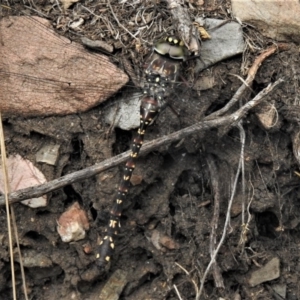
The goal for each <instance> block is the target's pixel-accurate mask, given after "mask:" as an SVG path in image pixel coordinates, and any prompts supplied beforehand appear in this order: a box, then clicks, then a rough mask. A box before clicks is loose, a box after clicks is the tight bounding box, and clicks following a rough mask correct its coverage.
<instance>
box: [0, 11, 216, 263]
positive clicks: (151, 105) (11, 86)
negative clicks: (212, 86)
mask: <svg viewBox="0 0 300 300" xmlns="http://www.w3.org/2000/svg"><path fill="white" fill-rule="evenodd" d="M4 22H6V23H4V24H5V26H4V28H5V27H10V28H12V27H14V24H15V22H16V21H15V20H14V19H13V18H8V19H7V20H5V21H4ZM28 24H29V25H28ZM2 28H3V27H2ZM21 29H24V30H27V31H28V30H29V31H32V39H39V42H40V43H41V45H46V46H45V47H47V48H48V49H47V50H49V49H50V53H52V55H53V59H54V58H56V59H59V58H60V57H61V56H64V52H63V53H61V52H58V50H57V47H56V46H57V45H60V46H61V45H62V48H63V49H68V51H71V53H76V55H77V53H80V55H84V56H89V57H90V58H91V59H92V62H93V66H92V73H93V75H94V76H95V77H99V78H100V79H99V81H92V80H91V79H90V78H82V77H81V76H80V69H81V68H84V67H90V66H83V65H80V63H79V64H76V65H74V66H71V67H72V69H71V70H72V73H75V75H76V76H75V78H70V77H66V76H65V75H61V73H59V72H57V70H55V72H54V70H53V69H51V67H50V66H49V65H45V66H44V69H42V70H39V69H35V71H31V72H28V71H27V69H25V68H23V69H22V68H20V64H19V60H18V59H19V58H20V56H21V53H18V52H17V50H19V48H21V51H23V52H24V50H25V49H28V53H30V41H26V40H25V41H22V34H21V35H20V30H21ZM33 29H34V30H33ZM17 31H19V32H18V33H19V35H18V38H17V42H18V43H21V42H22V45H27V46H22V47H16V48H12V49H11V50H12V51H13V53H14V59H15V60H14V61H13V64H15V66H11V65H12V62H9V68H8V61H7V60H6V59H5V58H6V57H8V54H7V56H6V53H7V52H5V51H1V52H2V53H4V56H3V57H4V59H3V60H2V62H1V63H0V75H1V76H0V88H1V90H2V91H3V92H2V94H1V95H0V100H1V102H0V103H1V107H3V108H5V109H7V110H6V111H5V109H4V113H5V112H7V113H12V114H14V113H15V111H17V112H18V111H19V110H20V109H21V107H18V108H17V109H15V110H14V111H12V110H11V109H12V108H11V107H9V106H5V105H6V103H7V104H10V103H12V102H15V99H19V98H17V97H20V96H21V97H23V98H24V97H25V98H26V97H28V98H29V100H30V99H36V101H40V102H41V106H42V107H43V111H44V114H43V115H45V116H47V115H52V114H55V111H54V110H53V109H55V108H57V107H59V108H60V112H61V114H62V115H64V114H67V113H76V112H78V111H77V110H73V111H72V110H68V109H69V108H64V106H65V105H64V103H65V102H69V103H70V105H68V107H71V108H72V105H75V104H78V103H80V102H82V101H87V99H90V98H91V99H95V98H97V99H98V98H99V95H102V94H104V96H103V97H102V98H101V100H98V102H97V101H96V102H95V101H94V100H93V101H92V100H91V101H87V102H88V105H87V106H86V107H85V108H84V109H83V110H88V109H90V108H92V107H93V106H95V105H97V104H99V103H100V102H102V101H104V100H105V99H107V98H109V97H111V96H112V95H113V94H114V93H116V92H117V91H118V90H119V89H120V88H122V86H125V87H131V88H132V85H131V84H130V83H129V84H128V83H127V82H128V77H127V75H126V74H125V73H123V72H122V71H120V70H118V68H117V67H116V66H115V65H114V64H112V63H111V62H110V61H109V59H108V58H107V57H105V56H103V55H98V54H95V53H93V52H90V51H88V50H86V49H83V48H82V47H81V46H78V45H77V44H75V43H70V41H69V40H66V39H65V38H64V37H62V36H59V35H56V34H54V33H53V32H52V31H51V29H49V27H48V25H46V24H45V23H44V22H43V20H41V19H37V18H34V17H26V18H25V19H22V20H21V27H20V25H19V27H17ZM3 32H4V29H3V30H1V31H0V38H1V40H2V44H0V48H1V47H2V48H1V49H3V45H6V44H7V43H8V42H9V41H10V40H11V39H12V38H11V37H10V38H8V39H7V38H6V37H5V34H4V33H3ZM35 32H42V33H43V34H42V35H40V36H37V34H36V33H35ZM50 35H51V36H54V42H53V40H52V39H51V41H52V42H51V43H47V40H48V39H50ZM24 36H25V35H24ZM23 42H24V44H23ZM23 47H25V49H24V48H23ZM17 48H18V49H17ZM40 52H41V54H43V49H41V50H40ZM187 56H188V52H187V49H186V48H185V46H184V45H183V43H182V42H181V41H180V40H179V39H177V38H176V37H168V39H166V40H160V41H158V42H156V43H155V46H154V48H153V50H152V51H151V52H150V55H149V56H148V58H147V59H146V61H145V65H144V67H143V70H144V71H143V72H144V76H143V79H142V80H141V82H140V83H141V84H140V85H141V87H142V88H141V87H136V90H141V97H140V98H141V105H140V108H139V107H136V108H135V109H136V110H137V111H138V110H139V109H140V113H141V118H140V122H141V123H140V127H139V130H138V133H137V136H136V137H135V138H134V139H133V143H132V154H131V157H130V158H129V160H128V161H127V163H126V166H125V169H124V173H123V176H122V180H121V184H120V186H119V188H118V191H117V196H116V199H115V203H114V206H113V208H112V209H111V210H110V217H109V223H108V226H107V229H106V233H105V235H104V239H102V240H101V241H100V244H99V245H97V249H96V264H97V265H98V266H99V267H100V268H101V267H102V266H103V265H105V264H106V263H107V262H108V261H109V260H110V258H111V256H112V253H113V248H114V243H115V241H114V240H115V237H116V234H117V233H118V230H119V226H120V225H119V224H120V222H119V221H120V216H121V211H122V204H123V202H124V201H125V199H126V196H127V193H128V190H129V186H130V179H131V175H132V173H133V171H134V168H135V164H136V159H137V157H138V154H139V150H140V148H141V146H142V143H143V139H144V133H145V130H146V128H147V127H148V126H149V125H151V124H153V123H154V122H156V123H157V126H158V127H159V128H160V131H161V134H166V133H168V132H170V130H172V129H170V128H171V127H172V126H174V124H176V125H175V126H177V128H179V127H184V126H188V125H191V124H192V123H194V122H197V121H199V120H200V119H201V118H202V117H203V113H204V112H205V111H206V110H207V108H208V107H209V106H210V103H211V102H212V101H213V100H214V97H211V100H210V101H208V100H207V99H206V98H205V97H204V99H202V98H199V95H198V93H197V92H192V91H191V88H190V87H189V86H188V84H187V83H186V82H184V80H181V79H182V77H181V76H183V75H182V74H184V72H182V71H184V68H182V66H183V64H185V66H186V65H188V63H187V62H186V60H187ZM28 64H30V58H29V63H28ZM97 66H100V68H105V70H106V71H111V72H113V71H114V72H118V74H119V75H118V76H117V77H116V78H115V81H113V80H112V78H111V77H112V76H110V75H109V74H106V76H105V77H103V69H102V70H101V69H98V68H97ZM103 66H104V67H103ZM14 67H15V68H14ZM58 71H59V70H58ZM130 76H131V77H132V76H135V77H136V78H138V76H136V75H134V74H130ZM135 81H139V80H135ZM143 94H144V95H143ZM44 95H47V97H48V96H49V97H52V99H53V101H54V102H50V100H48V98H46V99H47V100H43V97H44ZM74 95H77V96H76V97H75V98H74ZM17 102H18V101H17ZM49 103H51V104H49ZM90 103H92V104H90ZM19 104H20V106H21V105H24V104H23V103H22V102H20V103H19ZM167 106H169V107H174V110H175V111H177V115H175V114H174V112H172V110H169V112H168V114H162V115H161V116H160V118H158V119H157V116H158V114H159V113H160V112H161V111H162V110H164V111H167V110H165V108H166V107H167ZM170 111H171V112H170ZM35 113H37V112H36V111H35V110H34V109H33V110H32V111H30V112H29V113H28V115H27V116H34V115H35ZM25 116H26V115H25ZM170 124H172V125H170ZM173 130H174V129H173Z"/></svg>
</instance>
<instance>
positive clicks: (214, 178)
mask: <svg viewBox="0 0 300 300" xmlns="http://www.w3.org/2000/svg"><path fill="white" fill-rule="evenodd" d="M206 161H207V165H208V170H209V173H210V179H211V186H212V191H213V194H214V197H213V198H214V212H213V217H212V220H211V232H210V239H209V253H210V256H211V257H213V254H214V252H215V245H216V240H217V232H216V231H217V228H218V223H219V213H220V199H221V191H220V185H219V182H220V181H219V180H220V178H219V176H218V175H219V172H218V170H217V166H216V164H215V162H214V158H213V156H212V155H210V154H209V155H208V156H207V159H206ZM212 268H213V270H212V272H213V276H214V280H215V285H216V287H217V288H225V286H224V282H223V278H222V274H221V272H220V268H219V266H218V264H217V262H216V261H215V262H214V263H213V265H212Z"/></svg>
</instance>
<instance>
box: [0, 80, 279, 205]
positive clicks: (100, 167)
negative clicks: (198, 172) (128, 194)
mask: <svg viewBox="0 0 300 300" xmlns="http://www.w3.org/2000/svg"><path fill="white" fill-rule="evenodd" d="M281 82H283V79H278V80H277V81H275V82H274V83H273V84H269V85H268V86H267V87H266V88H265V89H263V90H262V91H261V92H260V93H259V94H257V95H256V97H255V98H254V99H252V100H251V101H249V102H248V103H246V104H245V105H243V106H242V107H241V108H240V109H238V110H237V111H235V112H234V113H232V114H230V115H228V116H225V117H220V118H217V119H215V120H208V121H203V122H198V123H196V124H194V125H192V126H189V127H186V128H184V129H182V130H179V131H176V132H173V133H171V134H169V135H167V136H163V137H161V138H158V139H156V140H153V141H150V142H147V143H145V144H144V145H143V147H142V149H141V151H140V154H145V153H148V152H150V151H152V150H154V149H156V148H158V147H160V146H164V145H167V144H170V143H172V142H175V141H178V140H181V139H183V138H186V137H187V136H189V135H191V134H193V133H196V132H201V131H205V130H208V129H211V128H218V127H221V126H228V125H231V124H233V125H234V126H235V124H236V123H237V122H238V121H239V120H240V119H241V118H243V117H244V116H245V114H247V113H248V111H249V110H250V109H252V108H253V107H255V106H256V105H258V104H259V103H260V102H261V101H262V99H263V98H264V97H265V96H266V95H267V94H269V93H270V92H271V91H272V90H273V89H274V88H275V87H276V86H277V85H278V84H280V83H281ZM130 153H131V151H127V152H124V153H122V154H119V155H117V156H114V157H112V158H109V159H107V160H105V161H103V162H101V163H99V164H96V165H93V166H91V167H89V168H85V169H83V170H80V171H76V172H73V173H71V174H68V175H65V176H63V177H60V178H58V179H54V180H52V181H49V182H47V183H44V184H41V185H37V186H33V187H29V188H26V189H22V190H18V191H15V192H13V193H10V194H9V195H8V196H9V203H15V202H20V201H22V200H26V199H30V198H36V197H40V196H42V195H45V194H47V193H50V192H53V191H55V190H57V189H60V188H63V187H64V186H66V185H69V184H72V183H75V182H78V181H81V180H84V179H87V178H90V177H92V176H95V175H97V174H98V173H101V172H103V171H105V170H108V169H111V168H113V167H115V166H117V165H119V164H121V163H123V162H125V161H126V160H127V159H128V157H129V155H130ZM4 204H5V202H4V196H1V197H0V206H2V205H4Z"/></svg>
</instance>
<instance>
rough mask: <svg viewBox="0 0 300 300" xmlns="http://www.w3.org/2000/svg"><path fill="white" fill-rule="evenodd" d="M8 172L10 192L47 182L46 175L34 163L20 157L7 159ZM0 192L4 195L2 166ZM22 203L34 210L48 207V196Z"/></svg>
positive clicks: (0, 167) (0, 170)
mask: <svg viewBox="0 0 300 300" xmlns="http://www.w3.org/2000/svg"><path fill="white" fill-rule="evenodd" d="M7 172H8V183H9V186H10V192H14V191H17V190H20V189H25V188H28V187H32V186H35V185H39V184H42V183H45V182H46V178H45V176H44V174H43V173H42V172H41V171H40V170H39V169H37V168H36V167H35V166H34V165H33V164H32V162H30V161H29V160H27V159H23V158H22V157H21V156H20V155H18V154H17V155H16V156H10V157H8V158H7ZM0 191H1V192H2V193H4V178H3V170H2V166H0ZM21 203H23V204H25V205H28V206H30V207H32V208H36V207H42V206H46V205H47V196H41V197H38V198H32V199H28V200H24V201H22V202H21Z"/></svg>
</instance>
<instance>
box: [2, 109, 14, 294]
mask: <svg viewBox="0 0 300 300" xmlns="http://www.w3.org/2000/svg"><path fill="white" fill-rule="evenodd" d="M4 141H5V139H4V132H3V126H2V114H1V113H0V148H1V163H2V172H3V181H4V197H5V208H6V219H7V231H8V243H9V256H10V268H11V282H12V290H13V299H14V300H16V299H17V290H16V278H15V268H14V253H13V240H12V230H11V228H12V227H11V222H10V221H11V216H10V205H9V201H8V193H9V183H8V172H7V163H6V150H5V142H4Z"/></svg>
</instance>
